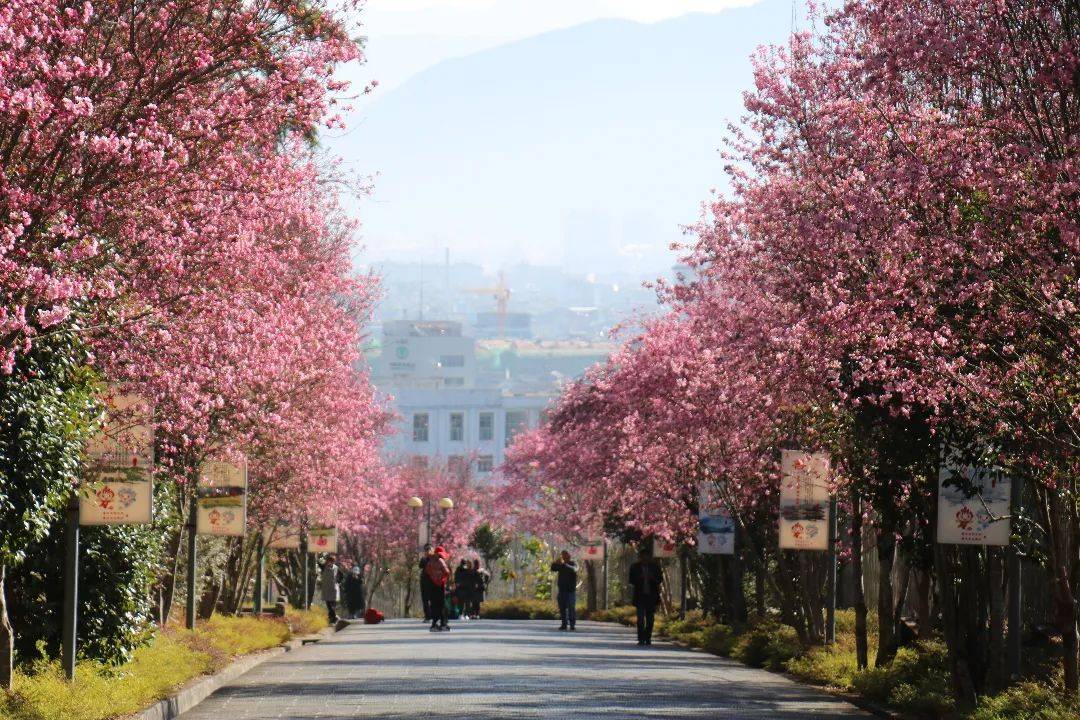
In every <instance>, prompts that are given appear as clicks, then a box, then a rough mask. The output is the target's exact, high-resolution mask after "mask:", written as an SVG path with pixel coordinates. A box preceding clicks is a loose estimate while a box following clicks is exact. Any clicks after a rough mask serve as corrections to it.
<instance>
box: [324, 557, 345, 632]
mask: <svg viewBox="0 0 1080 720" xmlns="http://www.w3.org/2000/svg"><path fill="white" fill-rule="evenodd" d="M340 580H341V573H340V571H339V570H338V565H337V558H336V557H334V556H333V555H327V556H326V562H324V563H323V566H322V575H321V577H320V578H319V589H320V590H321V591H322V598H323V602H325V603H326V617H327V619H329V620H330V624H331V625H336V624H337V621H338V615H337V604H338V602H339V601H340V600H341V585H340V584H339V582H340Z"/></svg>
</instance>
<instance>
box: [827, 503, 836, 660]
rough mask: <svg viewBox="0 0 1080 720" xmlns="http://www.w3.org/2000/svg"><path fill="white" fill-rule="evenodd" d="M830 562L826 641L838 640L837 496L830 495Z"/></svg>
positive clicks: (829, 642) (828, 553) (830, 642)
mask: <svg viewBox="0 0 1080 720" xmlns="http://www.w3.org/2000/svg"><path fill="white" fill-rule="evenodd" d="M825 556H826V558H827V562H828V563H829V569H828V575H827V576H826V591H827V596H826V599H825V642H826V644H828V645H832V644H833V643H835V642H836V496H835V495H831V496H830V497H829V549H828V552H826V554H825Z"/></svg>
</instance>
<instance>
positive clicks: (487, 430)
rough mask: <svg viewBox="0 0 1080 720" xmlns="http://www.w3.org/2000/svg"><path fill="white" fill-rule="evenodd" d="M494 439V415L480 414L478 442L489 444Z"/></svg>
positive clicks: (488, 413)
mask: <svg viewBox="0 0 1080 720" xmlns="http://www.w3.org/2000/svg"><path fill="white" fill-rule="evenodd" d="M494 439H495V413H491V412H482V413H480V442H485V441H487V442H490V441H492V440H494Z"/></svg>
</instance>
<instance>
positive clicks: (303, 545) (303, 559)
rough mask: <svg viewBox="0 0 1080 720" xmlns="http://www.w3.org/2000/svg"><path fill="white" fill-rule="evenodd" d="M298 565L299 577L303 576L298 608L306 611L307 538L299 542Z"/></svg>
mask: <svg viewBox="0 0 1080 720" xmlns="http://www.w3.org/2000/svg"><path fill="white" fill-rule="evenodd" d="M300 564H301V566H302V567H303V570H302V571H301V573H300V574H301V575H302V576H303V584H302V585H301V587H302V588H303V590H301V591H300V592H301V595H300V607H301V608H303V609H304V610H307V609H308V545H307V538H306V537H305V538H304V539H303V540H301V541H300Z"/></svg>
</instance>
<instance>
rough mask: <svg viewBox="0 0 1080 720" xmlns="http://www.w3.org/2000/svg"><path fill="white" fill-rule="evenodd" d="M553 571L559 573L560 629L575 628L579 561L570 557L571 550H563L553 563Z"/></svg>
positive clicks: (557, 585) (557, 597) (557, 584)
mask: <svg viewBox="0 0 1080 720" xmlns="http://www.w3.org/2000/svg"><path fill="white" fill-rule="evenodd" d="M551 572H553V573H558V574H559V577H558V578H557V580H556V583H555V587H556V589H557V590H558V593H557V595H556V597H555V599H556V601H557V602H558V603H559V620H560V621H561V622H562V624H561V625H559V629H560V630H574V629H575V626H576V625H577V586H578V578H577V563H575V562H574V560H573V558H572V557H570V551H569V550H563V551H562V555H561V556H560V557H559V558H558V559H557V560H555V562H553V563H551Z"/></svg>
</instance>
